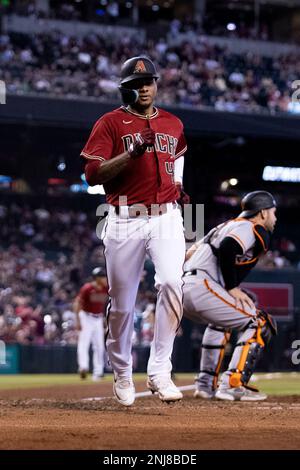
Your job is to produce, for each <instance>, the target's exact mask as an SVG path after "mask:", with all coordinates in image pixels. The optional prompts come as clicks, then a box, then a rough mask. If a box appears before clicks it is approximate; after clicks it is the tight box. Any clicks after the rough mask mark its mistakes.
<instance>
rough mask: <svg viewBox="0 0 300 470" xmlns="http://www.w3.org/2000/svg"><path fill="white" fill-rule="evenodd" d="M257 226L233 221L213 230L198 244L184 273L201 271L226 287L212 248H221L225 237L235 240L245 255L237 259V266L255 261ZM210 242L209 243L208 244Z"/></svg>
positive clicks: (185, 266)
mask: <svg viewBox="0 0 300 470" xmlns="http://www.w3.org/2000/svg"><path fill="white" fill-rule="evenodd" d="M254 230H255V225H254V224H253V223H252V222H251V221H249V220H247V219H240V218H237V219H233V220H230V221H228V222H225V223H222V224H220V225H218V226H217V227H215V228H213V229H212V230H211V231H210V232H209V233H208V234H207V235H206V236H205V237H204V238H202V239H201V240H199V241H198V242H197V243H196V247H197V249H196V251H195V252H194V253H193V255H192V256H191V258H190V259H189V260H188V261H186V263H185V265H184V271H185V272H186V271H193V270H195V269H200V270H202V271H204V272H206V273H207V274H208V275H209V276H210V277H211V278H212V279H213V280H214V281H216V282H218V283H219V284H221V285H222V286H223V287H224V285H225V283H224V279H223V276H222V273H221V270H220V268H219V266H218V261H217V257H216V256H215V255H214V253H213V251H212V248H211V246H210V245H209V243H210V244H212V245H213V246H214V247H215V248H219V246H220V244H221V242H222V240H223V239H224V238H225V237H232V238H234V239H235V240H236V241H237V242H238V243H239V244H240V246H241V248H242V250H243V254H242V255H239V256H238V257H237V260H236V263H237V264H245V263H246V262H247V261H249V260H252V259H253V256H254V254H253V248H254V246H255V232H254ZM208 241H209V243H208Z"/></svg>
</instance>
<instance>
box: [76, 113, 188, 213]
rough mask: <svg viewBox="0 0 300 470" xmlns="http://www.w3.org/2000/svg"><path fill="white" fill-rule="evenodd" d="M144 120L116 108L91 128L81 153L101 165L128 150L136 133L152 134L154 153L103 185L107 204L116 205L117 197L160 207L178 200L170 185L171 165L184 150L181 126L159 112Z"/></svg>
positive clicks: (147, 152)
mask: <svg viewBox="0 0 300 470" xmlns="http://www.w3.org/2000/svg"><path fill="white" fill-rule="evenodd" d="M154 110H155V112H154V113H153V114H152V115H151V116H150V117H149V119H148V118H146V116H143V115H140V114H137V113H135V112H133V111H131V110H129V109H128V108H125V107H123V106H122V107H120V108H118V109H115V110H114V111H111V112H110V113H107V114H104V116H102V117H101V118H100V119H99V120H98V121H97V122H96V124H95V125H94V127H93V130H92V132H91V134H90V137H89V139H88V141H87V143H86V145H85V147H84V149H83V150H82V152H81V155H82V156H83V157H84V158H86V159H87V160H88V161H93V160H99V162H101V161H105V160H109V159H110V158H114V157H116V156H117V155H120V154H121V153H123V152H125V151H126V150H128V147H129V145H130V144H131V143H133V142H134V141H135V140H137V139H139V138H140V132H141V131H142V130H143V129H145V128H147V127H149V125H150V127H151V128H152V129H153V130H154V132H155V134H156V140H155V151H154V149H153V147H151V148H148V149H147V150H146V152H145V154H144V155H143V156H141V157H139V158H136V159H132V161H130V162H129V163H128V165H127V167H126V168H125V169H124V170H123V171H122V172H121V173H120V174H119V175H117V176H116V177H115V178H113V179H112V180H110V181H108V182H107V183H105V184H104V189H105V192H106V198H107V202H109V203H110V204H113V205H115V206H116V205H119V196H126V197H127V204H128V205H131V204H138V203H140V204H144V205H146V206H149V205H151V204H162V203H166V202H173V201H175V200H176V199H177V198H178V193H177V190H176V187H175V184H174V161H175V159H176V158H179V157H180V156H182V155H183V154H184V153H185V152H186V149H187V146H186V141H185V137H184V134H183V124H182V122H181V121H180V119H178V118H177V117H176V116H174V115H173V114H171V113H169V112H167V111H164V110H162V109H157V108H154Z"/></svg>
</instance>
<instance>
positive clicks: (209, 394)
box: [193, 387, 215, 400]
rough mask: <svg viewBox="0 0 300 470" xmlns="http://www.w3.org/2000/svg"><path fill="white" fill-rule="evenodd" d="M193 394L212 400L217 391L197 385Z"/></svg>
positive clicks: (196, 396)
mask: <svg viewBox="0 0 300 470" xmlns="http://www.w3.org/2000/svg"><path fill="white" fill-rule="evenodd" d="M193 396H194V398H202V399H203V400H212V398H214V397H215V392H213V391H210V390H203V389H201V388H197V387H196V390H195V391H194V395H193Z"/></svg>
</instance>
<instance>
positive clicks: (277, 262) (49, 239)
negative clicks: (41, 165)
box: [0, 202, 296, 346]
mask: <svg viewBox="0 0 300 470" xmlns="http://www.w3.org/2000/svg"><path fill="white" fill-rule="evenodd" d="M95 226H96V218H95V216H94V215H93V214H92V213H90V214H86V213H84V212H81V211H75V210H71V211H70V210H65V209H63V208H57V207H54V206H53V207H47V208H45V207H38V208H33V207H31V206H30V205H28V204H27V205H24V206H21V205H18V204H16V203H15V202H12V203H11V204H8V205H6V206H0V239H1V241H2V243H1V248H0V265H1V270H0V339H2V340H4V341H5V342H7V343H9V342H19V343H20V344H49V343H51V344H53V343H54V344H61V345H66V344H76V342H77V334H78V333H77V331H76V321H75V314H74V312H73V301H74V299H75V296H76V295H77V293H78V290H79V288H80V287H81V285H82V284H83V283H84V282H86V281H87V279H89V275H90V272H91V269H92V268H93V267H94V266H97V265H103V264H104V262H105V261H104V257H103V246H102V244H101V241H100V240H99V239H98V238H97V235H96V232H95ZM275 247H276V249H275V250H274V251H270V254H268V255H267V256H266V257H265V258H264V259H263V260H262V261H261V265H260V267H261V268H264V269H280V268H284V267H288V266H290V265H291V263H290V261H288V253H293V252H294V251H295V250H296V246H295V245H294V244H293V243H292V242H291V241H290V240H288V239H286V238H284V239H279V240H275ZM283 253H285V255H286V256H284V255H283ZM154 306H155V292H154V286H153V266H152V264H151V262H150V261H147V262H146V264H145V271H144V274H143V277H142V280H141V284H140V289H139V293H138V299H137V304H136V330H135V339H134V343H135V344H137V345H143V346H145V345H149V343H150V341H151V338H152V328H153V315H154Z"/></svg>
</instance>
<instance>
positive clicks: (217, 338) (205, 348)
mask: <svg viewBox="0 0 300 470" xmlns="http://www.w3.org/2000/svg"><path fill="white" fill-rule="evenodd" d="M229 339H230V332H229V331H228V330H226V329H225V328H222V327H218V326H214V325H208V327H207V330H206V332H205V335H204V341H203V344H202V359H201V369H200V376H201V374H208V375H210V376H212V377H213V379H212V389H213V390H215V389H216V388H217V384H218V376H219V373H220V370H221V366H222V362H223V359H224V355H225V347H226V344H227V343H228V341H229Z"/></svg>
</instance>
